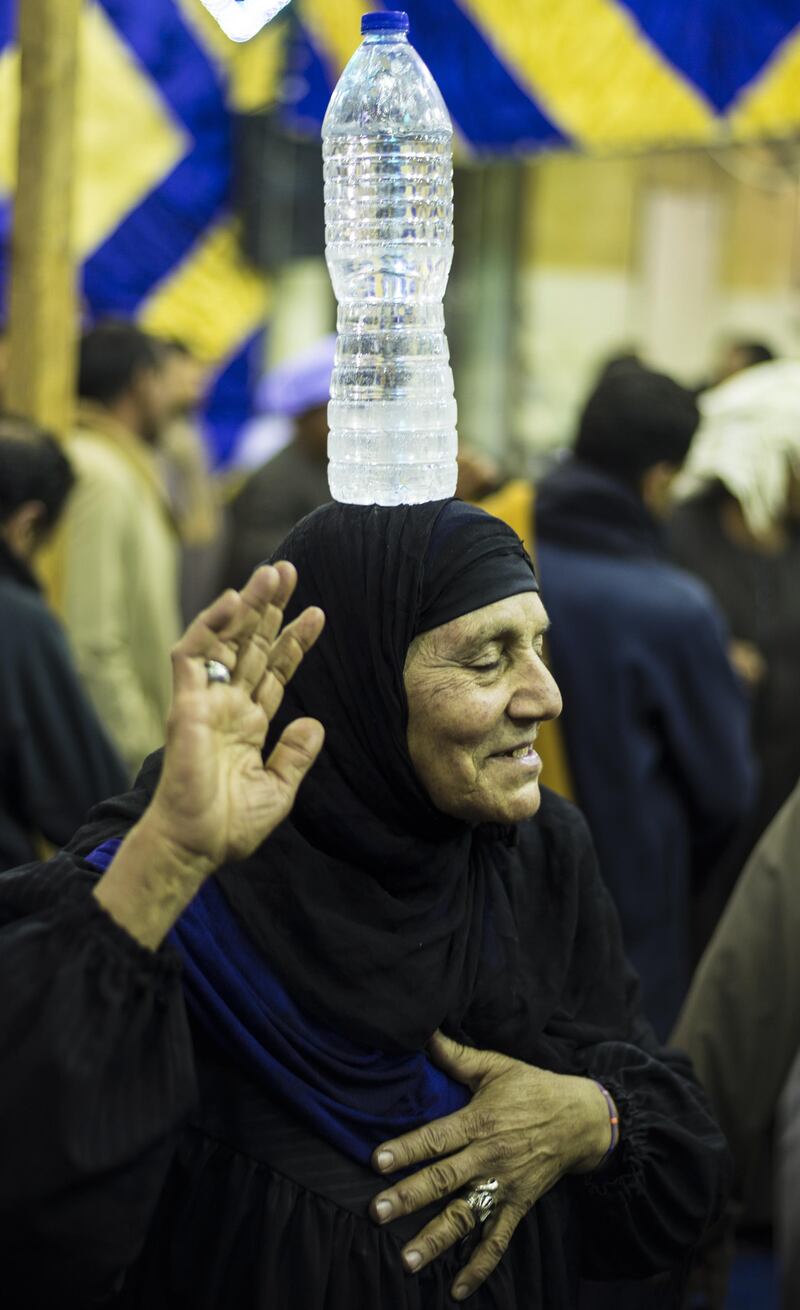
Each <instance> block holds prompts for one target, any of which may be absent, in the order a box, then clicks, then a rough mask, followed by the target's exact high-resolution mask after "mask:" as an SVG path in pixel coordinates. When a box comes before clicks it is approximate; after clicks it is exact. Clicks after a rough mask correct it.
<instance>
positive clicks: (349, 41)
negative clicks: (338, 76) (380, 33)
mask: <svg viewBox="0 0 800 1310" xmlns="http://www.w3.org/2000/svg"><path fill="white" fill-rule="evenodd" d="M296 3H297V10H298V13H299V15H300V17H301V18H302V20H303V22H304V23H305V25H306V26H307V28H308V30H309V31H310V32H313V34H314V37H315V38H316V40H318V41H319V42H320V43H321V49H320V53H321V54H323V55H326V56H327V57H328V60H329V62H330V65H331V67H332V69H333V70H334V72H336V73H339V72H341V70H342V69H343V68H344V66H345V64H346V63H347V61H348V59H349V58H350V56H351V55H352V54H353V52H354V51H355V50H356V49H357V48H358V46H359V45H360V44H361V17H362V15H363V14H369V13H372V11H373V10H374V9H376V8H379V7H380V6H377V5H375V4H374V3H373V0H336V3H335V4H331V0H296Z"/></svg>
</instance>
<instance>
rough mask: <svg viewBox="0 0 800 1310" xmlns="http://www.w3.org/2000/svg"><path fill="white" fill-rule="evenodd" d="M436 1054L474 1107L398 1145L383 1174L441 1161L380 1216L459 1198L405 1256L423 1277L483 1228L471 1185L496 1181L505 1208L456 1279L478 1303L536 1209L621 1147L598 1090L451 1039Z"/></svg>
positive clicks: (435, 1041) (389, 1194)
mask: <svg viewBox="0 0 800 1310" xmlns="http://www.w3.org/2000/svg"><path fill="white" fill-rule="evenodd" d="M428 1052H429V1054H430V1056H431V1058H432V1059H433V1061H434V1062H435V1063H436V1064H437V1065H439V1067H440V1068H441V1069H444V1070H445V1072H446V1073H448V1074H449V1075H450V1076H451V1077H452V1078H456V1079H457V1080H458V1081H459V1082H462V1083H466V1084H467V1085H468V1086H469V1087H470V1088H471V1089H472V1092H473V1097H472V1100H471V1102H470V1104H469V1105H468V1106H465V1108H464V1109H463V1110H459V1111H458V1112H457V1113H456V1114H451V1115H448V1116H447V1117H446V1118H444V1119H436V1120H434V1121H433V1123H429V1124H426V1125H425V1127H423V1128H418V1129H416V1130H415V1131H414V1132H411V1133H406V1135H405V1136H404V1137H399V1138H397V1139H396V1140H395V1141H391V1142H384V1143H383V1145H382V1146H379V1147H378V1149H377V1150H376V1151H375V1153H374V1155H373V1157H372V1162H373V1165H374V1166H375V1168H376V1169H377V1170H378V1171H379V1172H381V1173H393V1172H395V1171H396V1170H398V1169H407V1168H408V1167H409V1166H410V1165H414V1164H421V1163H422V1162H423V1161H433V1163H429V1164H428V1165H427V1167H426V1168H424V1169H421V1170H420V1171H419V1172H418V1173H415V1174H412V1175H410V1176H409V1177H407V1178H404V1179H403V1180H402V1181H401V1182H398V1183H395V1184H394V1185H393V1186H392V1187H390V1188H389V1189H388V1190H387V1191H384V1192H381V1193H379V1195H378V1196H376V1197H375V1198H374V1200H373V1202H372V1206H371V1210H372V1215H373V1218H374V1219H376V1220H377V1221H378V1222H379V1223H382V1224H385V1223H391V1221H392V1220H393V1219H398V1218H400V1216H401V1215H407V1214H411V1213H412V1212H413V1211H415V1210H420V1209H422V1208H423V1207H424V1206H427V1205H430V1204H431V1202H433V1201H437V1200H442V1199H443V1198H446V1197H448V1196H451V1197H452V1198H453V1199H452V1200H451V1201H450V1203H449V1204H448V1205H446V1206H445V1208H444V1209H443V1210H442V1212H441V1213H440V1214H439V1215H437V1216H436V1218H435V1219H433V1220H432V1221H431V1222H430V1223H429V1224H426V1226H425V1227H424V1228H423V1229H422V1231H421V1232H420V1233H418V1234H417V1236H416V1237H415V1238H414V1239H413V1241H411V1242H409V1243H408V1244H407V1245H406V1247H405V1248H404V1250H403V1260H404V1262H405V1265H406V1268H407V1269H409V1270H410V1271H412V1272H416V1271H417V1270H419V1269H422V1268H423V1267H424V1266H425V1265H426V1264H429V1263H430V1261H431V1260H434V1259H436V1257H437V1256H439V1255H441V1254H442V1252H443V1251H446V1250H447V1249H448V1248H449V1247H451V1246H454V1245H455V1244H456V1243H457V1242H459V1241H460V1240H461V1239H462V1238H463V1237H465V1236H466V1234H467V1233H468V1232H470V1230H471V1229H472V1228H474V1227H475V1224H476V1223H477V1218H476V1215H475V1213H474V1211H473V1210H472V1209H471V1208H470V1206H469V1205H468V1204H467V1201H466V1198H465V1193H467V1192H469V1190H470V1187H474V1186H475V1185H476V1184H479V1183H481V1182H485V1181H486V1180H487V1179H490V1178H495V1179H497V1182H498V1184H499V1186H498V1189H497V1192H496V1193H495V1196H496V1202H497V1203H496V1208H495V1210H494V1212H493V1214H492V1216H491V1218H490V1219H489V1220H487V1222H486V1224H485V1226H484V1229H483V1234H482V1237H481V1240H480V1242H479V1243H478V1245H477V1246H476V1248H475V1250H474V1252H473V1254H472V1257H471V1259H470V1260H469V1262H468V1264H467V1265H465V1267H464V1269H463V1270H461V1271H460V1273H459V1274H458V1275H457V1276H456V1280H455V1283H454V1285H453V1288H452V1292H451V1294H452V1296H453V1297H454V1299H455V1300H457V1301H461V1300H464V1299H465V1298H466V1297H468V1296H471V1295H472V1293H473V1292H475V1291H476V1290H477V1289H478V1287H480V1285H481V1283H483V1282H484V1281H485V1280H486V1279H487V1278H488V1277H489V1275H490V1274H491V1272H492V1270H493V1269H495V1268H496V1266H497V1265H498V1264H499V1262H500V1260H501V1258H502V1256H503V1254H504V1253H505V1251H506V1248H507V1247H508V1244H509V1242H510V1240H511V1237H512V1234H513V1232H514V1230H515V1228H516V1227H517V1224H518V1223H519V1222H520V1220H521V1219H522V1218H523V1217H524V1216H525V1215H526V1214H527V1212H528V1210H530V1208H531V1206H532V1205H534V1204H535V1202H536V1201H538V1199H539V1197H540V1196H543V1195H544V1193H545V1192H547V1191H548V1190H549V1189H550V1188H551V1187H552V1186H553V1185H554V1183H556V1182H558V1180H559V1178H561V1177H563V1175H564V1174H567V1173H586V1172H589V1171H590V1170H591V1169H594V1168H596V1167H597V1165H598V1164H600V1162H601V1161H602V1159H603V1157H604V1155H605V1153H606V1151H607V1150H608V1146H609V1143H610V1140H611V1128H610V1124H609V1113H608V1103H607V1101H606V1099H605V1096H604V1095H603V1093H602V1091H601V1090H600V1088H599V1087H598V1086H597V1084H596V1083H594V1082H592V1081H591V1079H588V1078H573V1077H569V1076H566V1075H564V1074H554V1073H548V1072H547V1071H546V1070H544V1069H537V1068H534V1067H533V1066H532V1065H529V1064H523V1063H521V1061H519V1060H512V1059H509V1057H508V1056H505V1055H500V1054H499V1053H498V1052H497V1051H479V1050H474V1049H473V1048H472V1047H468V1046H461V1045H459V1044H458V1043H457V1042H454V1041H451V1040H450V1038H448V1037H445V1036H444V1035H443V1034H442V1033H436V1034H435V1036H434V1037H433V1038H432V1040H431V1042H430V1044H429V1046H428Z"/></svg>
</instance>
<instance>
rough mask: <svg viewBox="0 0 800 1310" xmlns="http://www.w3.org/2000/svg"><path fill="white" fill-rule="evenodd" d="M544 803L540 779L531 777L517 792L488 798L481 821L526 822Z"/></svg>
mask: <svg viewBox="0 0 800 1310" xmlns="http://www.w3.org/2000/svg"><path fill="white" fill-rule="evenodd" d="M541 803H542V793H541V792H540V790H539V779H538V778H536V779H531V780H530V781H529V782H526V784H525V786H524V787H520V788H519V789H518V790H517V791H516V792H515V793H512V794H508V793H506V794H504V795H501V796H498V797H492V798H491V799H489V798H487V801H486V804H485V806H483V807H482V809H483V813H482V814H481V817H480V819H479V822H480V823H524V821H525V820H526V819H532V818H533V816H534V814H535V813H536V811H537V810H538V809H539V806H540V805H541Z"/></svg>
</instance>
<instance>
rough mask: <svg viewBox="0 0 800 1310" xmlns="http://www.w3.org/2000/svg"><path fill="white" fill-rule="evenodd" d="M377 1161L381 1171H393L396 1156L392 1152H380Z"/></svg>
mask: <svg viewBox="0 0 800 1310" xmlns="http://www.w3.org/2000/svg"><path fill="white" fill-rule="evenodd" d="M377 1159H378V1168H379V1169H391V1167H392V1165H393V1164H394V1156H393V1155H392V1153H391V1151H379V1152H378V1156H377Z"/></svg>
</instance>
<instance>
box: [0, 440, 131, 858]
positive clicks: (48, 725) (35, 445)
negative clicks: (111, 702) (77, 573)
mask: <svg viewBox="0 0 800 1310" xmlns="http://www.w3.org/2000/svg"><path fill="white" fill-rule="evenodd" d="M73 482H74V475H73V472H72V469H71V467H70V464H69V461H68V460H67V458H66V456H65V455H64V453H63V451H62V450H61V448H60V447H59V445H58V443H57V442H56V441H55V439H54V438H53V437H50V436H48V435H47V434H46V433H44V432H42V431H41V430H40V429H39V428H37V427H36V426H35V425H34V424H33V423H30V422H29V421H28V420H27V419H23V418H17V417H14V416H11V415H0V670H2V679H0V868H2V869H9V868H13V867H14V866H15V865H18V864H26V863H27V862H28V861H29V860H34V859H40V858H41V856H42V845H41V838H45V839H46V840H47V841H49V842H51V843H52V844H53V845H56V846H60V845H63V843H64V842H66V841H68V840H69V838H70V837H71V836H72V834H73V832H74V831H75V830H76V828H78V827H79V826H80V824H81V823H82V822H83V820H84V818H85V816H86V813H87V811H88V810H89V809H90V808H91V806H92V805H95V804H97V802H98V801H101V800H104V799H105V798H106V797H107V796H113V795H114V794H115V793H117V792H119V791H121V790H122V789H123V788H124V786H125V782H126V775H125V769H124V768H123V765H122V761H121V760H120V759H119V758H118V756H117V754H116V752H115V750H114V748H113V747H112V745H111V743H110V741H109V740H108V738H107V737H106V734H105V732H104V731H103V728H102V726H101V724H100V722H99V720H98V718H97V715H96V714H95V712H94V710H93V708H92V705H91V703H90V702H89V700H88V698H87V696H86V693H85V691H84V689H83V687H82V686H81V683H80V679H79V678H78V674H77V671H76V670H75V667H74V665H73V662H72V656H71V653H70V651H69V648H68V646H67V642H66V640H65V637H64V633H63V632H62V630H61V627H60V626H59V624H58V622H57V620H56V619H55V617H54V615H53V614H51V612H50V610H49V609H48V607H47V604H46V602H45V600H44V597H43V596H42V593H41V591H40V588H39V584H38V582H37V580H36V577H35V575H34V573H33V563H34V559H35V556H36V553H37V551H38V550H39V548H40V547H41V546H42V545H43V544H44V543H45V541H46V540H47V538H48V537H49V535H50V533H51V532H52V530H53V528H54V527H55V525H56V523H57V521H58V519H59V517H60V515H61V512H62V510H63V507H64V504H65V501H66V499H67V496H68V494H69V492H70V489H71V487H72V484H73Z"/></svg>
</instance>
